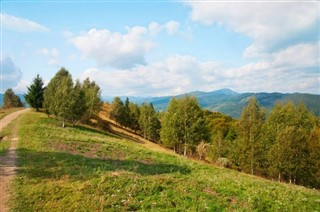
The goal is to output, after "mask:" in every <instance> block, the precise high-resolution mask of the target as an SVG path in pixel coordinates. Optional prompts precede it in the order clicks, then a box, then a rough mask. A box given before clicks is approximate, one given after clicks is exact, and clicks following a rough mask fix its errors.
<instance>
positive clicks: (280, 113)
mask: <svg viewBox="0 0 320 212" xmlns="http://www.w3.org/2000/svg"><path fill="white" fill-rule="evenodd" d="M315 120H316V119H315V117H314V115H312V114H311V113H310V112H309V111H308V109H307V108H306V107H305V106H304V105H302V104H299V105H297V106H295V105H294V104H293V103H292V102H288V103H286V104H285V105H283V104H281V103H279V104H277V105H276V106H275V107H274V108H273V110H272V111H271V112H270V115H269V116H268V118H267V121H266V124H265V131H266V133H265V136H264V137H265V140H267V142H268V144H269V145H270V148H269V154H268V161H269V170H270V176H271V177H275V176H278V180H279V181H282V180H287V181H289V182H292V181H293V182H296V183H300V184H305V185H307V184H308V183H309V182H308V179H310V178H311V176H312V175H313V173H314V172H313V171H312V170H313V168H312V167H313V165H311V163H310V162H308V161H309V160H310V158H311V157H312V156H311V155H312V151H311V149H310V145H311V144H312V146H313V145H314V144H315V147H316V146H317V145H316V143H310V141H309V142H308V135H310V134H311V131H312V129H313V126H315ZM315 149H316V148H315ZM312 161H313V160H312Z"/></svg>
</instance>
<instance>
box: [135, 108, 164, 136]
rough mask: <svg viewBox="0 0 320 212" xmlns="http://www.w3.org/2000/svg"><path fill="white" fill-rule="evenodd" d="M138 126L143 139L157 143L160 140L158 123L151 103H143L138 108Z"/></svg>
mask: <svg viewBox="0 0 320 212" xmlns="http://www.w3.org/2000/svg"><path fill="white" fill-rule="evenodd" d="M139 126H140V129H141V131H142V133H143V137H144V138H145V139H148V140H152V141H158V140H159V138H160V135H159V131H160V127H161V126H160V121H159V119H158V116H157V113H156V111H155V110H154V108H153V105H152V103H150V104H147V103H145V102H144V103H143V104H142V105H141V107H140V117H139Z"/></svg>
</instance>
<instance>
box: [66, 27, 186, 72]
mask: <svg viewBox="0 0 320 212" xmlns="http://www.w3.org/2000/svg"><path fill="white" fill-rule="evenodd" d="M179 25H180V24H179V23H178V22H176V21H169V22H167V23H165V24H159V23H157V22H151V23H150V24H149V25H148V27H142V26H134V27H131V28H130V27H127V28H126V30H127V32H126V33H124V34H121V33H118V32H111V31H109V30H108V29H104V30H97V29H95V28H93V29H91V30H89V31H88V32H84V33H82V34H81V35H78V36H75V37H73V38H71V39H70V42H71V43H72V44H73V45H74V46H75V47H76V48H77V49H79V50H80V51H81V52H82V54H83V57H84V58H87V59H93V60H95V61H96V62H97V63H98V64H99V65H100V66H106V65H109V66H112V67H115V68H121V69H126V68H133V67H134V66H136V65H145V64H146V61H145V55H146V54H147V53H149V52H150V51H151V50H152V49H153V48H154V47H155V46H156V44H155V43H154V41H153V37H154V36H156V35H158V34H159V33H161V32H162V31H166V32H167V34H168V35H173V34H175V33H177V32H178V30H179Z"/></svg>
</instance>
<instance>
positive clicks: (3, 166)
mask: <svg viewBox="0 0 320 212" xmlns="http://www.w3.org/2000/svg"><path fill="white" fill-rule="evenodd" d="M26 111H28V109H24V110H19V111H17V112H14V113H11V114H9V115H7V116H6V117H4V118H3V119H1V120H0V131H2V129H3V128H5V127H6V126H7V125H8V124H9V123H10V122H11V121H13V120H14V119H16V118H18V116H20V115H21V114H22V113H25V112H26ZM17 143H18V138H17V127H16V126H15V127H14V129H13V134H12V137H11V139H10V147H9V150H8V152H7V154H6V155H4V156H0V212H5V211H9V208H8V206H7V205H6V202H7V201H8V200H9V198H10V196H9V193H8V189H9V187H10V183H11V181H12V179H13V177H14V175H15V173H16V169H17V167H16V161H17V154H16V147H17Z"/></svg>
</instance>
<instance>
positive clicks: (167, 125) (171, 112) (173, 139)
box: [160, 98, 182, 152]
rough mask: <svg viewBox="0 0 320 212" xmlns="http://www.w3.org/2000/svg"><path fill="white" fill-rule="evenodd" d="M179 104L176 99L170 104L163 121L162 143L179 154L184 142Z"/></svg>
mask: <svg viewBox="0 0 320 212" xmlns="http://www.w3.org/2000/svg"><path fill="white" fill-rule="evenodd" d="M180 112H181V111H180V109H179V102H178V100H177V99H176V98H172V99H171V100H170V102H169V105H168V108H167V111H166V112H165V113H164V114H163V116H162V119H161V131H160V137H161V142H162V143H163V144H164V145H165V146H167V147H169V148H173V150H174V152H176V151H177V152H179V149H180V145H181V142H182V120H181V119H180V114H179V113H180Z"/></svg>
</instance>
